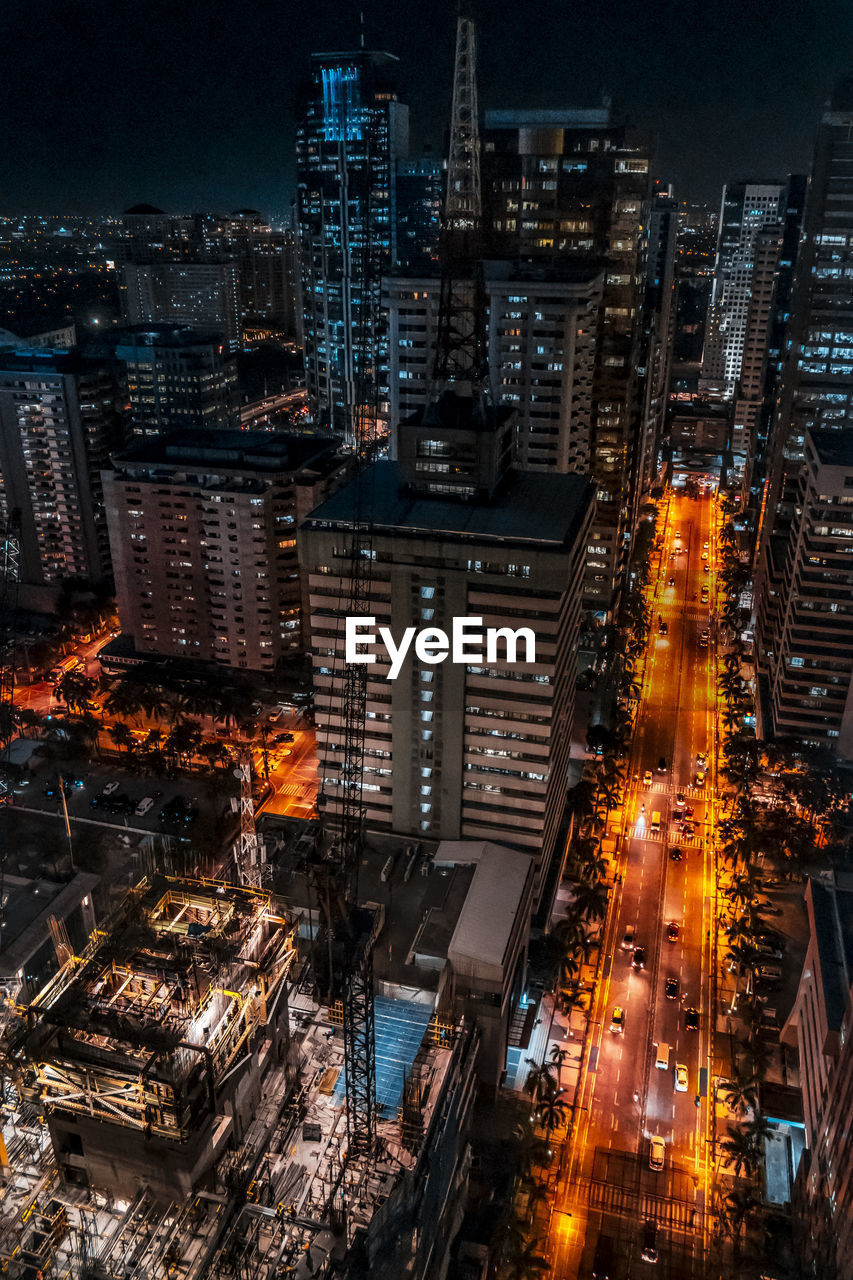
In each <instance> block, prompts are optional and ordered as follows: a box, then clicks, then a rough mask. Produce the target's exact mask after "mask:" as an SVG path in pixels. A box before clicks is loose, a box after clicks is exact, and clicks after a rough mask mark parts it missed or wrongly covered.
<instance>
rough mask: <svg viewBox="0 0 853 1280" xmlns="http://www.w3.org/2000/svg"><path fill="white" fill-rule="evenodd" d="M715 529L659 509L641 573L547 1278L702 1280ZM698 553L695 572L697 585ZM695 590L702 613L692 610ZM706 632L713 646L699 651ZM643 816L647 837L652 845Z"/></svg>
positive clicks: (708, 520)
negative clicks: (612, 1265) (571, 1126)
mask: <svg viewBox="0 0 853 1280" xmlns="http://www.w3.org/2000/svg"><path fill="white" fill-rule="evenodd" d="M664 517H666V519H665V523H664ZM714 522H715V514H714V504H713V500H712V498H711V497H710V496H706V497H704V498H700V499H698V500H697V499H688V498H686V497H684V496H673V498H672V499H671V500H670V502H669V505H668V507H667V506H664V505H662V507H661V515H660V517H659V521H658V534H659V535H660V534H663V549H662V551H661V553H660V554H654V555H653V558H652V570H653V572H652V581H651V586H650V598H651V593H652V592H653V593H654V599H653V600H652V630H651V633H650V636H649V640H648V645H647V650H646V665H645V672H644V679H643V688H642V694H641V698H640V704H639V708H638V713H637V719H636V724H635V733H634V740H633V744H632V753H631V758H630V774H629V784H628V786H627V788H626V794H625V797H624V805H623V809H622V810H621V811H619V812H618V813H617V814H616V815H613V814H611V817H610V831H611V832H613V831H614V829H617V830H619V831H620V832H621V838H620V842H619V855H618V863H617V867H616V870H617V872H618V873H620V874H621V876H622V881H621V883H618V882H617V883H615V884H614V889H613V893H612V895H611V904H610V911H609V914H608V919H607V923H606V928H605V934H604V953H605V955H604V962H603V967H602V970H601V979H600V981H599V983H598V988H597V992H596V998H595V1002H594V1005H593V1010H592V1024H591V1028H590V1039H589V1044H588V1049H587V1056H586V1062H585V1070H584V1072H583V1073H582V1077H581V1088H580V1092H579V1097H578V1109H577V1114H576V1124H575V1132H574V1137H573V1140H572V1142H571V1145H570V1146H569V1147H567V1148H565V1149H564V1152H563V1159H562V1162H561V1168H560V1172H559V1175H558V1177H557V1180H556V1185H555V1187H554V1195H553V1211H552V1216H551V1226H550V1234H549V1250H548V1252H549V1256H550V1258H551V1260H552V1265H553V1271H552V1274H553V1275H555V1276H558V1277H565V1278H566V1280H568V1278H569V1277H571V1278H572V1280H574V1278H575V1277H578V1276H580V1277H585V1276H589V1275H591V1274H592V1262H593V1256H594V1252H595V1247H596V1241H597V1239H598V1236H599V1233H600V1232H603V1233H605V1234H607V1235H611V1236H613V1237H614V1238H615V1240H616V1249H615V1252H616V1257H617V1265H616V1270H615V1271H614V1272H612V1273H611V1280H627V1277H634V1276H636V1277H643V1276H649V1277H652V1276H660V1277H664V1276H666V1277H679V1278H681V1277H690V1276H694V1275H696V1276H698V1275H699V1274H700V1272H701V1259H702V1255H703V1249H704V1237H705V1232H706V1228H707V1223H706V1221H705V1216H704V1208H705V1195H706V1188H707V1186H708V1184H709V1169H708V1158H709V1154H710V1152H709V1145H708V1143H707V1141H706V1137H707V1126H708V1120H709V1117H708V1097H707V1093H708V1083H709V1078H710V1071H709V1067H710V1030H711V1029H710V1020H711V1009H710V982H711V974H712V969H713V962H712V957H711V942H710V931H711V929H712V912H713V859H712V845H711V838H710V823H711V806H710V798H711V791H710V777H708V778H706V780H705V782H704V784H703V785H697V784H696V771H697V753H699V752H706V753H708V755H709V765H710V767H711V769H712V770H713V765H714V760H713V719H712V718H713V714H714V688H713V683H714V676H713V672H712V669H711V665H712V664H711V661H710V655H711V654H713V652H714V627H713V622H712V619H711V609H712V607H713V599H714V578H715V566H716V552H715V545H714V542H715V539H714V537H713V536H712V533H711V529H712V526H713V525H714ZM676 533H679V534H680V535H681V537H680V538H678V539H676V537H675V534H676ZM706 541H707V542H709V543H710V546H709V548H708V551H707V554H708V555H709V558H710V559H709V563H710V572H709V573H704V572H703V564H704V563H705V562H704V561H703V558H702V557H703V552H704V551H705V547H704V544H705V542H706ZM672 551H676V555H675V557H674V558H670V557H671V552H672ZM670 577H674V579H675V583H674V585H673V586H672V587H670V586H669V585H668V580H669V578H670ZM703 585H708V586H709V594H710V597H711V603H710V604H702V602H701V588H702V586H703ZM659 620H663V622H665V623H666V626H667V634H666V635H662V634H661V632H660V629H659ZM705 628H709V629H710V630H711V633H712V634H711V639H710V642H709V644H708V646H707V647H702V646H701V645H700V634H701V632H702V631H703V630H704V629H705ZM661 758H663V760H664V762H665V763H664V768H663V770H662V771H661V770H659V767H658V766H659V762H660V760H661ZM647 771H650V772H651V774H652V778H651V782H650V783H649V782H647V781H646V780H645V775H646V772H647ZM711 776H713V774H712V775H711ZM679 791H680V792H683V794H684V798H685V805H686V806H691V807H693V809H694V811H695V812H694V824H695V829H694V834H693V835H692V836H690V837H688V838H685V837H684V836H683V834H682V833H681V832H680V831H679V830H678V829H677V828H676V826H675V825H674V822H673V819H674V818H675V816H676V813H677V807H676V795H677V793H678V792H679ZM655 813H659V814H660V831H659V832H655V831H653V830H652V826H653V823H652V818H653V815H654V814H655ZM672 845H677V846H678V847H679V848H680V849H681V850H682V854H683V856H682V860H681V861H680V862H677V861H674V860H672V858H671V857H670V856H669V849H670V847H671V846H672ZM670 922H674V923H676V924H677V925H678V938H677V940H676V941H674V942H671V941H668V939H667V925H668V924H669V923H670ZM629 925H630V926H633V928H634V933H635V940H634V945H640V946H642V947H643V948H644V949H645V953H646V955H645V967H644V968H643V969H640V970H637V969H635V968H634V967H633V966H632V955H633V951H632V949H626V948H625V947H623V945H622V944H623V939H624V935H625V931H626V929H627V928H628V926H629ZM669 977H674V978H677V979H678V983H679V996H678V998H676V999H669V998H667V997H666V995H665V993H664V984H665V981H666V979H667V978H669ZM615 1006H619V1007H621V1008H622V1009H623V1010H624V1030H623V1031H622V1033H621V1034H619V1033H616V1032H614V1031H611V1029H610V1028H611V1020H612V1014H613V1009H614V1007H615ZM688 1008H695V1009H697V1010H698V1012H699V1029H698V1030H695V1031H693V1030H688V1029H687V1027H686V1025H685V1011H686V1010H687V1009H688ZM662 1043H663V1044H667V1045H669V1046H670V1049H669V1055H668V1066H667V1067H666V1068H660V1067H658V1066H656V1061H657V1058H658V1049H657V1046H659V1045H660V1044H662ZM677 1065H682V1066H684V1067H685V1068H686V1071H687V1087H686V1091H685V1092H679V1091H677V1090H676V1071H675V1069H676V1066H677ZM697 1095H698V1096H699V1105H697V1104H696V1098H697ZM653 1137H660V1138H662V1139H663V1141H664V1143H665V1162H664V1168H663V1170H662V1171H654V1170H652V1169H651V1168H650V1167H649V1149H650V1143H651V1139H652V1138H653ZM647 1220H654V1221H655V1222H656V1223H657V1226H658V1232H657V1242H656V1247H657V1250H658V1254H659V1259H658V1262H657V1263H656V1264H653V1263H651V1262H648V1261H644V1260H642V1259H641V1257H640V1253H641V1251H642V1245H641V1243H640V1238H641V1235H642V1231H643V1224H644V1223H645V1222H646V1221H647Z"/></svg>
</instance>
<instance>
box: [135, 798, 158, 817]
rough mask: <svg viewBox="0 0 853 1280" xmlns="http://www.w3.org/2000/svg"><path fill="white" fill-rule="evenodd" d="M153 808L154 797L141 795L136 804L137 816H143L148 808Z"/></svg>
mask: <svg viewBox="0 0 853 1280" xmlns="http://www.w3.org/2000/svg"><path fill="white" fill-rule="evenodd" d="M153 808H154V797H153V796H143V797H142V799H141V800H140V801H139V804H138V805H137V806H136V816H137V818H144V817H145V815H146V813H147V812H148V810H149V809H153Z"/></svg>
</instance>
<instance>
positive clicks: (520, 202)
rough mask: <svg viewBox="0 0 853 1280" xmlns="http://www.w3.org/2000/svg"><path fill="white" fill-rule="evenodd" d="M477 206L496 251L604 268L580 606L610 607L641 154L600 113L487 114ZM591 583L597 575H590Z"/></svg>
mask: <svg viewBox="0 0 853 1280" xmlns="http://www.w3.org/2000/svg"><path fill="white" fill-rule="evenodd" d="M482 183H483V208H484V217H485V224H486V232H487V234H488V236H489V239H490V241H491V245H492V250H493V251H494V253H495V255H496V256H499V257H500V256H506V257H508V258H520V259H527V260H533V261H535V262H537V263H539V264H542V265H545V264H547V263H560V262H562V263H565V262H568V263H571V262H577V261H585V262H591V263H592V264H594V265H595V266H596V267H597V268H598V269H599V270H603V271H604V287H603V290H602V298H601V305H600V311H599V324H598V333H597V341H596V363H595V374H594V383H593V393H592V441H591V451H590V456H591V459H592V473H593V478H594V481H595V489H596V515H595V523H594V526H593V535H594V536H593V540H592V542H593V545H594V547H595V558H596V561H597V562H598V563H599V564H601V565H603V566H604V568H603V571H598V572H596V573H595V574H588V575H587V578H586V585H585V598H586V603H587V605H588V606H589V607H590V608H594V609H596V610H598V611H600V612H602V613H605V612H607V611H608V609H609V608H610V607H611V605H612V602H613V599H614V592H615V591H616V590H617V589H618V586H619V582H620V573H621V570H622V569H623V568H624V564H625V559H626V552H627V550H628V548H629V547H630V543H631V539H632V537H633V528H634V526H635V523H636V514H637V508H638V503H639V496H640V488H639V468H640V452H641V434H642V433H641V387H640V378H641V376H642V375H639V374H638V373H637V370H638V369H640V368H644V367H645V356H644V353H643V351H642V345H643V340H644V328H643V325H642V323H641V316H640V311H641V305H642V265H643V240H644V237H643V223H644V214H645V209H646V202H647V199H648V193H649V161H648V153H647V151H646V150H645V149H643V148H638V147H637V146H635V145H634V144H633V142H632V141H631V140H630V139H629V137H628V134H627V130H626V128H625V126H624V125H621V124H618V123H616V122H615V121H614V119H613V117H612V114H611V110H610V107H609V104H608V105H605V106H604V107H602V108H600V109H595V110H576V111H575V110H566V111H488V112H486V120H485V130H484V132H483V156H482ZM596 579H597V580H596Z"/></svg>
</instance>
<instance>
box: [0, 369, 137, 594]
mask: <svg viewBox="0 0 853 1280" xmlns="http://www.w3.org/2000/svg"><path fill="white" fill-rule="evenodd" d="M127 431H128V418H127V392H126V388H125V386H124V383H123V379H122V377H121V374H120V372H119V370H118V369H117V368H116V367H115V365H114V364H113V363H110V362H104V361H99V360H95V359H89V358H88V357H85V356H82V355H80V354H79V353H77V352H68V351H49V350H39V351H18V352H11V351H6V352H0V495H2V511H3V515H4V517H5V516H6V515H7V514H8V513H9V512H10V511H11V510H13V509H14V508H17V509H18V510H19V511H20V513H21V581H22V583H24V584H27V585H28V586H31V587H43V586H58V585H59V584H60V583H61V582H62V581H63V580H64V579H66V578H82V579H84V580H85V581H87V582H101V581H103V580H105V579H109V577H110V575H111V566H110V552H109V542H108V538H107V523H106V515H105V511H104V497H103V490H102V486H101V472H102V471H103V469H104V468H105V467H106V466H107V465H108V463H109V458H110V454H111V453H112V452H113V451H114V450H116V449H118V448H120V447H121V446H122V445H123V443H124V441H125V439H126V436H127Z"/></svg>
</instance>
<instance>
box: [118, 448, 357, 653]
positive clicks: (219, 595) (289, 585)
mask: <svg viewBox="0 0 853 1280" xmlns="http://www.w3.org/2000/svg"><path fill="white" fill-rule="evenodd" d="M338 444H339V441H338V440H336V439H323V438H321V437H316V436H314V437H308V436H289V435H278V434H270V433H267V432H251V431H220V432H217V433H216V434H215V435H211V434H209V433H208V432H205V431H180V432H176V433H174V434H173V435H171V436H169V437H152V438H150V439H147V440H141V441H139V442H138V443H136V444H134V445H132V446H131V447H130V448H129V449H127V450H126V451H124V452H121V453H119V454H117V456H116V457H114V459H113V469H112V470H111V471H108V472H105V473H104V494H105V499H106V504H107V518H108V522H109V536H110V542H111V545H112V551H113V565H114V569H115V583H116V599H117V604H118V614H119V621H120V622H121V626H122V631H123V632H124V633H125V634H126V635H129V636H130V637H132V641H133V644H134V647H135V648H136V650H137V651H138V652H140V653H152V654H161V655H166V656H171V657H187V658H193V659H196V660H200V661H207V662H218V663H221V664H223V665H225V666H229V667H236V668H240V669H247V670H252V671H272V670H273V669H274V668H275V665H276V663H277V662H278V661H279V660H281V659H284V658H290V657H293V656H295V655H296V654H298V653H299V652H300V651H301V649H302V646H303V629H302V585H301V576H300V567H299V563H298V560H297V556H296V528H297V525H298V523H299V521H300V520H301V519H302V518H303V517H304V516H306V515H307V514H308V512H309V511H311V509H312V508H313V507H315V506H316V505H317V503H318V502H320V501H321V500H322V499H323V498H324V497H325V496H326V494H327V493H328V492H329V491H330V489H331V488H332V487H333V486H334V484H335V483H337V481H338V477H339V476H340V474H341V468H342V465H343V464H342V462H341V459H340V457H339V455H338Z"/></svg>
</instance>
